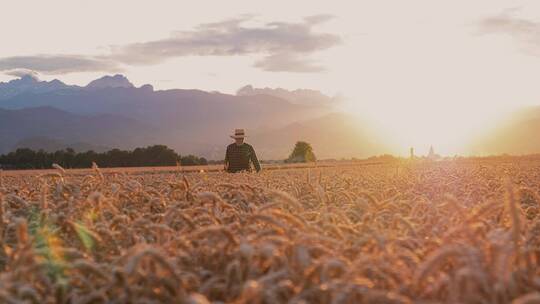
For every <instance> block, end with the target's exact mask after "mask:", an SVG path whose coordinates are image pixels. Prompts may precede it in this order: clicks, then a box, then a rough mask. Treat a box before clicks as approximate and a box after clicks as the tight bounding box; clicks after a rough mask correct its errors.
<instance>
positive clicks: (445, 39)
mask: <svg viewBox="0 0 540 304" xmlns="http://www.w3.org/2000/svg"><path fill="white" fill-rule="evenodd" d="M2 11H3V14H2V18H0V39H1V47H0V81H5V80H9V79H12V78H13V77H14V76H15V75H19V74H20V73H21V70H23V71H26V70H32V71H34V72H37V73H39V77H40V78H41V79H46V80H49V79H53V78H59V79H61V80H63V81H65V82H67V83H70V84H83V85H84V84H86V83H88V82H89V81H90V80H92V79H94V78H97V77H99V76H102V75H103V74H112V73H123V74H125V75H126V76H127V77H128V78H129V79H130V80H131V81H132V82H134V83H135V84H136V85H142V84H145V83H151V84H153V85H154V86H155V87H156V88H158V89H167V88H199V89H204V90H218V91H221V92H225V93H234V92H235V91H236V90H237V89H238V88H239V87H241V86H244V85H246V84H252V85H253V86H256V87H267V86H268V87H283V88H288V89H295V88H313V89H319V90H321V91H323V92H325V93H327V94H329V95H333V94H338V93H340V94H342V95H343V96H344V97H345V98H346V107H347V109H349V110H352V111H353V112H358V113H364V114H366V115H369V116H371V117H375V118H376V119H378V120H379V121H383V122H385V125H386V126H388V127H389V128H390V129H392V128H394V129H396V128H399V129H400V130H402V131H403V134H409V135H411V136H413V134H415V135H416V137H418V138H422V140H424V141H425V140H426V137H429V136H431V137H435V136H438V137H445V136H446V137H447V139H446V141H450V142H451V141H452V140H456V141H457V140H459V138H457V137H458V135H456V134H460V135H459V136H461V135H463V133H466V131H467V130H468V129H469V128H472V127H474V125H475V124H482V123H485V122H484V121H483V118H481V117H479V113H483V115H482V117H488V116H489V115H491V114H493V115H495V114H494V113H500V112H501V109H505V108H507V107H509V106H515V105H522V104H539V103H540V90H539V89H538V85H537V81H538V79H539V78H540V77H539V76H540V75H539V74H540V60H539V58H540V57H539V56H540V4H539V3H538V1H499V0H475V1H434V0H428V1H418V0H409V1H385V0H377V1H360V0H359V1H339V0H334V1H308V0H297V1H280V0H274V1H254V0H250V1H236V0H230V1H205V0H198V1H134V0H130V1H123V0H122V1H121V0H115V1H104V0H94V1H76V0H62V1H54V0H50V1H9V2H7V3H4V4H3V7H2ZM484 114H485V115H484ZM456 119H459V121H460V122H462V123H458V124H455V122H456ZM452 123H454V124H455V128H456V129H460V130H461V131H459V130H453V131H451V130H450V128H449V125H450V124H452ZM437 125H440V127H437ZM426 126H432V127H426ZM426 129H429V130H426ZM422 132H423V133H424V134H423V135H422V136H420V135H419V133H422ZM404 136H405V135H404ZM452 136H454V137H455V138H452ZM404 140H405V141H408V142H410V141H411V138H408V137H406V136H405V138H404ZM440 144H442V142H441V143H440Z"/></svg>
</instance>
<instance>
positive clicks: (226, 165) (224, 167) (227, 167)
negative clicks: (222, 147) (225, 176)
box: [223, 147, 229, 171]
mask: <svg viewBox="0 0 540 304" xmlns="http://www.w3.org/2000/svg"><path fill="white" fill-rule="evenodd" d="M227 169H229V147H227V151H226V152H225V165H224V166H223V170H225V171H227Z"/></svg>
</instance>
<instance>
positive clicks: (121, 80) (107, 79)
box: [86, 74, 135, 89]
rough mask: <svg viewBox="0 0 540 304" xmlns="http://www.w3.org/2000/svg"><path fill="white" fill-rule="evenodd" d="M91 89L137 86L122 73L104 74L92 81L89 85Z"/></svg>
mask: <svg viewBox="0 0 540 304" xmlns="http://www.w3.org/2000/svg"><path fill="white" fill-rule="evenodd" d="M86 87H87V88H90V89H104V88H134V87H135V86H134V85H133V84H132V83H131V82H130V81H129V79H127V78H126V76H124V75H121V74H116V75H114V76H109V75H107V76H103V77H101V78H99V79H96V80H94V81H92V82H90V83H89V84H88V85H87V86H86Z"/></svg>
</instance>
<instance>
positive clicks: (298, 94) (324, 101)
mask: <svg viewBox="0 0 540 304" xmlns="http://www.w3.org/2000/svg"><path fill="white" fill-rule="evenodd" d="M236 95H237V96H255V95H270V96H274V97H278V98H281V99H284V100H287V101H288V102H290V103H293V104H302V105H331V104H334V103H336V101H337V100H338V99H339V98H338V97H336V96H334V97H330V96H327V95H324V94H323V93H321V92H320V91H317V90H310V89H297V90H293V91H290V90H286V89H282V88H275V89H274V88H254V87H253V86H252V85H250V84H248V85H246V86H244V87H242V88H240V89H239V90H238V91H236Z"/></svg>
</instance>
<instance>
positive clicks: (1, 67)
mask: <svg viewBox="0 0 540 304" xmlns="http://www.w3.org/2000/svg"><path fill="white" fill-rule="evenodd" d="M21 69H22V70H31V71H35V72H40V73H43V74H66V73H72V72H97V71H107V72H117V71H120V68H119V65H118V63H116V62H114V61H112V60H110V59H108V58H105V57H101V58H100V57H89V56H81V55H35V56H15V57H5V58H0V71H4V73H6V71H8V72H9V71H12V70H21Z"/></svg>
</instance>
